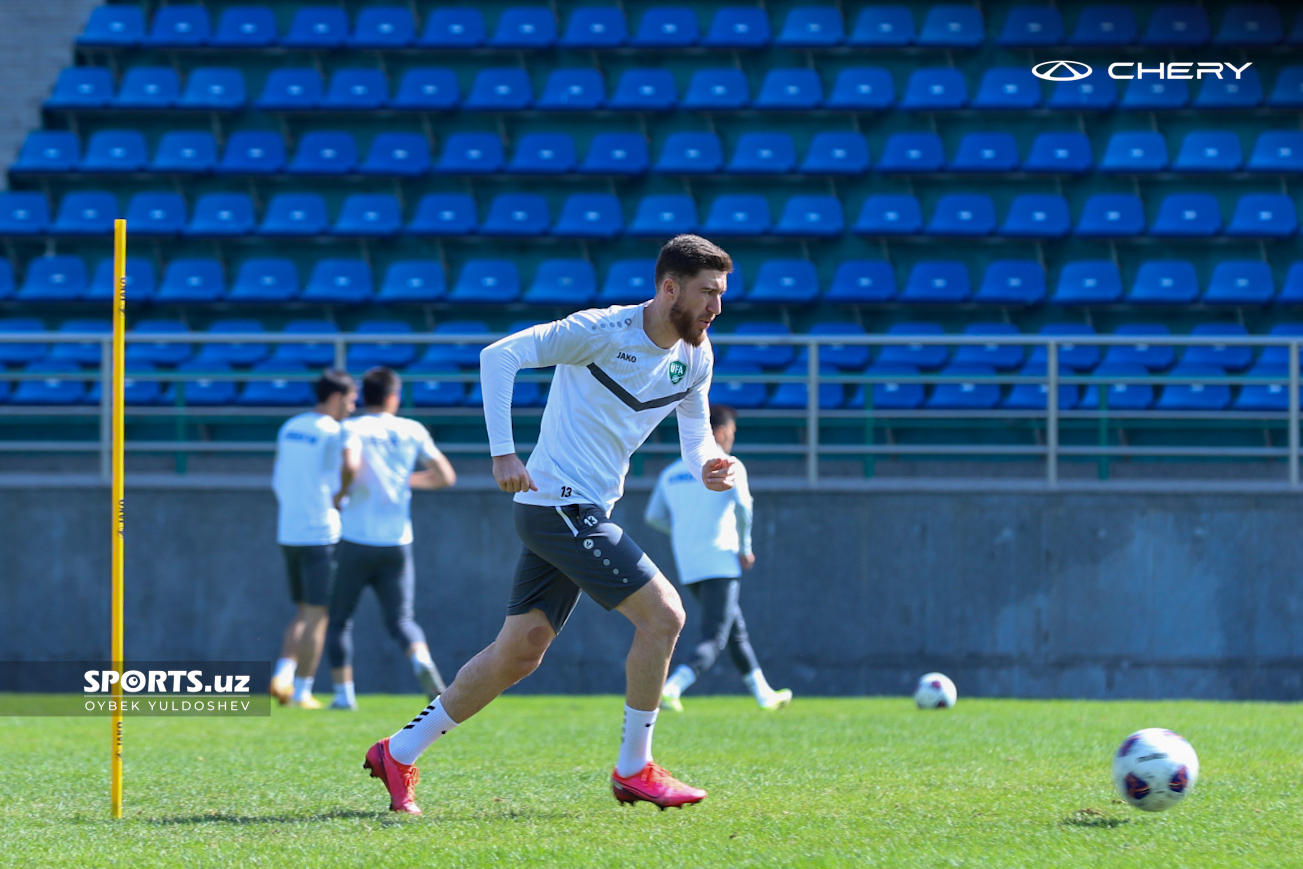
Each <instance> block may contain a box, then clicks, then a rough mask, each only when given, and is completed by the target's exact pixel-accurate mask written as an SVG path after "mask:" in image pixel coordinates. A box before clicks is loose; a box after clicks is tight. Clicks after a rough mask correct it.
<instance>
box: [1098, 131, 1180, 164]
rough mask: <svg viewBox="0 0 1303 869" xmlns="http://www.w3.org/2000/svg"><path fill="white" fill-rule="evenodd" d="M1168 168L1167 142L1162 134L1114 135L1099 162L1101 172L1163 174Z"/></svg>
mask: <svg viewBox="0 0 1303 869" xmlns="http://www.w3.org/2000/svg"><path fill="white" fill-rule="evenodd" d="M1166 168H1167V140H1166V139H1164V138H1163V134H1162V133H1158V132H1153V131H1136V132H1128V133H1114V134H1113V135H1112V136H1111V137H1110V138H1109V140H1108V146H1107V147H1106V148H1105V149H1104V157H1103V159H1102V160H1100V162H1099V170H1100V171H1101V172H1161V171H1162V170H1164V169H1166Z"/></svg>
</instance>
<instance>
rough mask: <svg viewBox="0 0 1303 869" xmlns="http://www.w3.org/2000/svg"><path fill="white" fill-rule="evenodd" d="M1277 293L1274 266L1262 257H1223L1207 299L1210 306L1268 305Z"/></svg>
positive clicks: (1205, 296) (1205, 298)
mask: <svg viewBox="0 0 1303 869" xmlns="http://www.w3.org/2000/svg"><path fill="white" fill-rule="evenodd" d="M1274 295H1276V282H1275V280H1274V279H1273V278H1272V274H1271V265H1270V264H1269V263H1265V262H1262V261H1261V260H1222V261H1221V262H1219V263H1217V265H1216V266H1214V267H1213V273H1212V277H1210V278H1209V279H1208V289H1207V290H1205V291H1204V294H1203V299H1202V300H1201V301H1203V302H1204V303H1205V304H1208V305H1265V304H1267V303H1268V302H1270V301H1271V299H1272V296H1274Z"/></svg>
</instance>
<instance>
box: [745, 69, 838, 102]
mask: <svg viewBox="0 0 1303 869" xmlns="http://www.w3.org/2000/svg"><path fill="white" fill-rule="evenodd" d="M822 102H823V82H821V81H820V80H819V73H818V72H816V71H815V70H813V69H799V68H798V69H792V68H778V69H771V70H769V72H767V73H765V78H764V80H763V81H762V82H761V83H760V93H759V94H757V95H756V99H755V103H754V107H755V108H757V109H774V110H782V111H804V110H806V109H814V108H818V107H819V105H820V104H821V103H822Z"/></svg>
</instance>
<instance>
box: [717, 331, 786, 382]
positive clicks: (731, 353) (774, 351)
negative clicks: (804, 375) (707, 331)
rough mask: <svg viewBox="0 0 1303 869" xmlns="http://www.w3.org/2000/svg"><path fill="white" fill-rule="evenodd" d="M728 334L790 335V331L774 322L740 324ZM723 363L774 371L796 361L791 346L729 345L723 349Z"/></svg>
mask: <svg viewBox="0 0 1303 869" xmlns="http://www.w3.org/2000/svg"><path fill="white" fill-rule="evenodd" d="M730 334H732V335H738V336H766V335H791V334H792V330H791V329H789V328H788V327H787V325H786V324H784V323H779V322H776V321H751V322H747V323H741V324H739V325H738V327H737V329H735V330H734V331H733V332H731V333H730ZM722 349H723V360H722V361H723V362H726V363H727V364H729V365H756V366H759V367H760V368H764V369H769V370H771V371H772V370H776V369H780V368H786V367H787V366H789V365H791V364H792V363H793V362H795V361H796V347H795V346H793V345H791V344H729V345H727V346H726V347H723V348H722Z"/></svg>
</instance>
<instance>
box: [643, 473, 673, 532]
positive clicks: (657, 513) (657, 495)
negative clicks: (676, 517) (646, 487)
mask: <svg viewBox="0 0 1303 869" xmlns="http://www.w3.org/2000/svg"><path fill="white" fill-rule="evenodd" d="M642 518H643V521H644V522H646V523H647V524H648V525H650V526H651V527H653V528H655V529H656V530H657V531H659V532H661V533H662V534H670V533H672V532H673V530H674V528H673V525H672V524H671V522H672V517H671V515H670V502H669V501H667V500H666V499H665V475H664V474H662V475H661V477H660V479H659V480H657V481H656V488H655V489H654V490H653V491H652V496H651V500H650V501H648V502H647V510H646V512H644V513H643V516H642Z"/></svg>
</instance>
